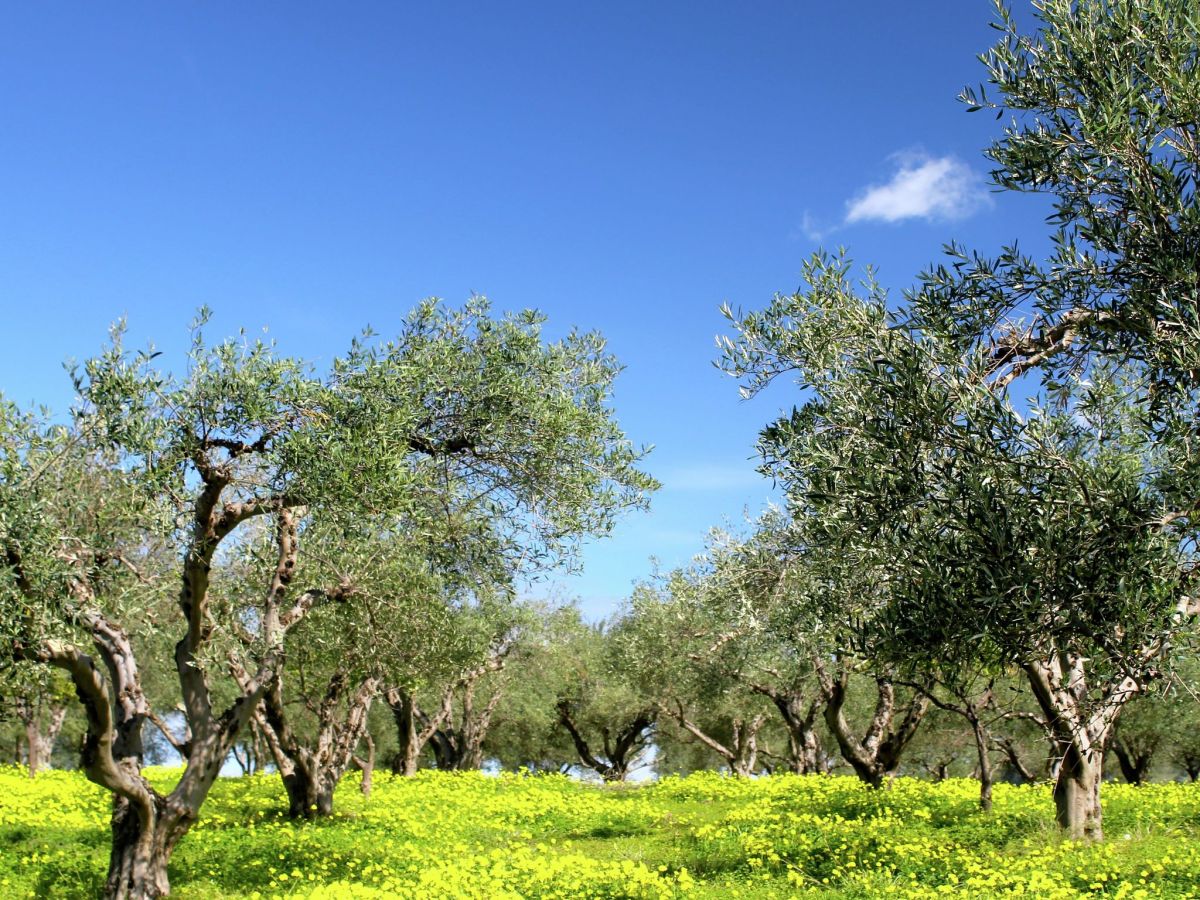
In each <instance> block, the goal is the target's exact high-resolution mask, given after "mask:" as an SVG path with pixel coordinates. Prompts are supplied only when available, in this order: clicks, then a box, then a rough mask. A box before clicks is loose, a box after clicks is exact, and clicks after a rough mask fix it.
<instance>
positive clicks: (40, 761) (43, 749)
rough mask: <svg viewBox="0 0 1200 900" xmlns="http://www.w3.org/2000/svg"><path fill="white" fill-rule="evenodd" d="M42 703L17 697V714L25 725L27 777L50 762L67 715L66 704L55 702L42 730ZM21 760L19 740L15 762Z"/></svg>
mask: <svg viewBox="0 0 1200 900" xmlns="http://www.w3.org/2000/svg"><path fill="white" fill-rule="evenodd" d="M41 710H42V703H41V701H40V700H39V701H37V702H34V701H31V700H29V699H27V698H24V697H22V698H18V700H17V715H18V717H19V718H20V719H21V721H22V722H23V723H24V725H25V746H26V753H27V754H28V755H27V757H26V762H27V764H28V768H29V777H30V778H35V777H37V773H38V772H39V771H40V770H41V769H42V768H44V767H46V766H48V765H49V764H50V756H51V754H52V753H53V752H54V742H55V740H57V738H58V733H59V732H60V731H61V730H62V726H63V721H64V720H65V719H66V717H67V707H66V704H57V705H53V706H51V707H50V720H49V722H47V723H46V731H45V732H44V733H43V731H42V727H41V726H42V723H41V722H40V721H39V720H40V718H41V715H40V714H41ZM20 761H21V747H20V740H19V739H18V743H17V762H20Z"/></svg>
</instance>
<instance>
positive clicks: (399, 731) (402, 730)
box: [384, 688, 421, 778]
mask: <svg viewBox="0 0 1200 900" xmlns="http://www.w3.org/2000/svg"><path fill="white" fill-rule="evenodd" d="M384 698H385V700H386V701H387V705H388V708H389V709H390V710H391V711H392V719H393V720H394V721H395V723H396V739H397V741H398V744H399V747H398V749H397V750H396V755H395V756H393V757H392V772H393V774H395V775H403V776H404V777H406V778H408V777H411V776H413V775H416V774H417V762H418V760H419V759H420V755H421V747H420V745H419V744H418V742H417V715H416V701H415V699H414V697H413V694H412V692H411V691H402V690H399V689H398V688H392V689H390V690H389V691H388V692H387V694H386V695H385V697H384Z"/></svg>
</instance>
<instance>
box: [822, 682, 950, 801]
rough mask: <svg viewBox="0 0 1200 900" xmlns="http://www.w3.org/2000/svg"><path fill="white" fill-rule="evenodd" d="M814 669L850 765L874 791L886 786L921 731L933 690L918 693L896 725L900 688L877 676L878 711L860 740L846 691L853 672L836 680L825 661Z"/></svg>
mask: <svg viewBox="0 0 1200 900" xmlns="http://www.w3.org/2000/svg"><path fill="white" fill-rule="evenodd" d="M813 665H814V668H815V669H816V672H817V677H818V680H819V681H820V684H821V692H822V693H823V694H824V700H825V724H826V725H827V726H828V727H829V730H830V731H831V732H832V733H833V736H834V738H835V739H836V740H837V744H838V749H839V750H841V753H842V758H843V759H844V760H845V761H846V762H847V763H849V765H850V767H851V768H852V769H853V770H854V774H855V775H857V776H858V777H859V779H861V780H862V781H863V782H865V783H866V784H868V785H870V786H871V787H873V788H880V787H883V784H884V782H885V781H887V780H888V779H890V778H891V777H892V776H893V775H895V773H896V770H897V769H898V768H899V767H900V759H901V757H902V756H903V755H904V751H905V750H906V749H907V748H908V745H909V744H910V743H911V741H912V739H913V737H914V736H915V735H916V733H917V728H918V727H919V726H920V724H921V722H922V721H923V720H924V718H925V714H926V713H927V712H928V711H929V706H930V703H931V701H930V695H929V691H928V690H927V689H926V690H917V691H915V692H914V693H913V696H912V699H910V700H909V702H908V704H907V706H906V707H905V709H904V716H903V718H902V719H901V720H900V722H899V724H897V723H896V712H897V710H896V689H895V686H894V685H893V684H892V681H891V679H890V678H887V677H885V676H882V675H877V676H875V686H876V690H877V691H878V694H877V698H876V702H875V712H874V714H873V715H872V716H871V722H870V724H869V725H868V726H867V730H866V733H865V734H864V735H863V737H862V738H861V739H860V738H859V736H858V735H857V734H856V733H855V732H854V729H853V728H852V727H851V725H850V723H849V722H848V721H847V719H846V715H845V706H846V688H847V687H848V686H849V683H850V672H849V671H848V670H846V669H843V670H842V671H841V672H839V673H838V675H837V677H836V678H834V677H833V676H831V675H830V674H829V672H828V670H827V669H826V667H825V664H824V662H823V661H820V660H814V662H813Z"/></svg>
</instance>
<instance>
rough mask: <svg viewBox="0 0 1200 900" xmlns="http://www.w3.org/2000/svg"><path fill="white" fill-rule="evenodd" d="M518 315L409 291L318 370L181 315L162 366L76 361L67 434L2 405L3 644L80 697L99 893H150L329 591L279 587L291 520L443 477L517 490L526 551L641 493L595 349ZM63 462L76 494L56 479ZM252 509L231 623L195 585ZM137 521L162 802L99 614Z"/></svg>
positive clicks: (489, 490) (292, 533) (120, 658)
mask: <svg viewBox="0 0 1200 900" xmlns="http://www.w3.org/2000/svg"><path fill="white" fill-rule="evenodd" d="M540 326H541V319H540V317H538V316H537V315H536V314H533V313H526V314H521V315H517V316H508V317H504V318H500V319H494V318H491V317H490V316H489V311H488V307H487V304H486V301H484V300H482V299H478V298H477V299H474V300H472V301H471V302H470V303H469V304H467V305H466V307H464V308H463V309H461V310H451V309H447V308H446V307H444V306H442V305H440V304H438V303H436V302H433V301H430V302H427V303H424V304H422V305H421V306H419V307H418V308H417V309H416V310H415V311H414V312H413V313H412V314H411V315H410V316H409V317H408V318H406V319H405V321H404V324H403V326H402V329H401V333H400V335H399V337H397V338H396V339H395V340H393V341H391V342H388V343H373V342H371V341H369V340H368V339H363V340H359V341H356V342H355V343H354V344H353V345H352V347H351V350H350V352H349V353H348V354H347V355H346V356H345V357H344V358H341V359H338V360H335V361H334V363H333V364H332V366H331V369H330V371H329V372H327V373H325V374H318V373H316V372H314V371H313V370H312V368H311V367H310V366H309V365H307V364H306V363H304V362H302V361H300V360H296V359H291V358H287V357H282V356H280V355H278V354H277V353H276V351H275V350H274V348H273V347H272V346H270V345H266V344H263V343H249V342H247V341H245V340H244V339H239V340H231V341H226V342H224V343H220V344H217V345H213V346H210V345H208V344H207V343H206V342H205V341H204V339H203V337H202V334H201V331H200V328H199V326H198V327H197V329H196V331H195V339H194V341H193V345H192V347H191V350H190V353H189V355H188V364H187V368H186V370H185V372H184V373H183V374H182V375H172V374H169V373H165V372H161V371H159V370H158V369H157V368H156V367H155V357H156V356H157V355H158V354H138V355H131V354H129V353H127V352H126V351H125V350H124V349H123V347H122V346H121V344H120V341H119V339H118V340H115V341H114V344H113V346H112V347H111V349H110V350H108V351H107V352H105V353H104V354H102V355H101V356H99V357H97V358H95V359H93V360H90V361H89V362H87V363H86V364H85V365H84V366H83V368H82V369H81V370H80V371H79V372H78V373H77V375H76V384H77V389H78V392H79V402H78V404H77V408H76V410H75V415H74V421H73V424H72V425H71V426H70V427H63V428H50V429H47V428H45V427H41V426H40V425H39V424H38V423H37V422H36V421H31V420H30V419H29V418H28V417H23V416H21V415H19V414H18V413H17V412H16V411H15V410H12V409H10V408H8V407H6V408H5V410H4V414H3V418H2V420H0V452H2V454H3V455H2V458H0V471H2V473H3V474H2V476H0V523H2V524H0V548H2V550H3V559H4V567H3V574H2V579H0V603H3V606H4V608H3V615H0V622H3V623H4V626H5V631H6V632H7V633H6V634H5V638H6V642H7V646H9V647H10V648H11V655H12V656H14V657H19V658H21V659H24V660H29V661H34V662H39V663H42V664H47V665H51V666H55V667H58V668H61V669H63V670H65V671H66V672H68V673H69V674H70V675H71V677H72V680H73V681H74V683H75V688H76V691H77V693H78V695H79V697H80V699H81V700H82V701H83V703H84V708H85V711H86V713H87V716H88V726H89V728H88V736H87V740H86V743H85V751H84V755H83V760H82V764H83V769H84V771H85V773H86V774H87V776H88V778H89V779H91V780H92V781H94V782H96V783H97V784H99V785H101V786H102V787H105V788H107V789H108V790H110V791H112V793H113V795H114V806H113V843H112V857H111V862H110V870H109V876H108V880H107V884H106V893H107V894H108V895H109V896H113V897H138V898H140V897H157V896H163V895H165V894H166V893H167V892H168V890H169V884H168V880H167V862H168V860H169V859H170V855H171V852H172V850H173V849H174V847H175V846H176V844H177V843H178V841H179V840H180V839H181V838H182V837H183V836H184V835H185V834H186V833H187V831H188V829H189V828H190V827H191V825H192V823H193V822H194V821H195V820H196V817H197V815H198V812H199V809H200V806H201V804H202V803H203V801H204V799H205V797H206V796H207V794H208V791H209V789H210V788H211V786H212V783H213V781H214V779H215V778H216V776H217V773H218V772H219V770H220V767H221V765H222V763H223V761H224V760H225V758H226V757H227V756H228V755H229V753H230V751H231V749H232V748H233V746H234V745H235V744H236V742H237V741H238V738H239V735H241V734H242V733H243V732H244V731H245V729H246V727H247V725H248V724H249V723H250V721H251V719H252V718H253V716H254V713H255V710H256V709H257V708H258V705H259V703H260V702H261V700H262V699H263V697H264V695H265V694H266V692H267V691H268V690H270V689H271V686H272V685H273V684H274V683H275V681H276V680H277V679H278V677H279V675H280V671H281V666H282V664H283V660H284V646H285V639H286V637H287V634H288V632H290V631H291V630H292V629H294V628H295V627H296V626H297V625H298V624H299V623H300V622H302V621H303V620H304V619H305V618H306V617H307V616H308V615H309V613H310V612H311V611H312V610H313V609H314V608H315V607H318V606H321V605H323V604H329V603H336V602H339V601H341V600H342V599H343V598H344V597H345V596H346V595H347V594H348V593H350V592H351V591H352V589H353V587H352V585H346V584H343V583H338V584H330V585H317V586H308V587H306V588H305V589H304V590H303V591H297V590H296V589H295V588H294V586H293V584H292V582H293V579H294V573H295V571H296V567H297V564H298V561H299V558H300V542H301V538H302V533H303V522H304V520H305V518H306V516H308V515H310V514H323V515H324V514H336V515H338V516H348V517H353V516H355V515H377V514H379V513H380V512H381V511H392V512H398V511H404V510H407V509H408V508H409V506H410V505H412V504H413V499H414V497H421V498H423V497H425V496H426V495H427V494H428V491H429V486H430V484H431V483H436V480H437V479H438V478H439V477H442V478H444V477H445V475H446V473H447V472H449V471H452V470H453V471H455V472H461V473H462V474H461V476H460V477H457V478H454V479H453V480H452V481H451V482H450V484H451V489H454V490H459V491H462V492H464V493H465V494H466V495H467V496H468V497H469V498H471V501H472V502H474V503H477V504H480V505H482V506H484V507H488V506H490V505H493V504H500V505H503V504H504V503H506V502H510V501H513V500H520V501H522V502H524V503H525V505H526V508H527V509H528V511H529V515H528V516H527V517H524V518H514V519H513V520H512V521H510V522H509V533H510V535H513V536H516V535H518V534H520V535H531V536H532V537H533V538H535V539H534V540H530V541H528V542H527V543H526V545H525V546H527V548H528V552H529V553H530V554H532V555H535V556H536V555H538V554H544V553H546V552H550V551H553V550H555V549H556V548H558V547H560V546H562V544H563V543H564V542H569V539H570V538H571V537H572V536H574V535H577V534H579V533H581V532H603V531H604V529H605V528H607V527H608V525H609V524H610V523H611V521H612V519H613V517H614V516H615V515H616V513H617V512H618V511H620V510H621V509H622V508H624V507H627V506H631V505H637V504H639V503H641V502H643V498H644V494H645V491H646V490H647V489H648V488H650V487H651V486H652V484H653V482H652V481H651V480H650V479H649V478H648V477H646V476H644V475H642V474H641V473H640V472H638V471H637V470H636V468H635V465H636V463H637V461H638V459H639V458H640V453H639V451H637V450H635V449H634V448H633V447H631V446H630V445H629V443H628V442H627V441H626V440H625V438H624V436H623V435H622V433H621V431H620V429H619V427H618V426H617V424H616V422H615V420H614V418H613V416H612V413H611V411H610V410H609V409H608V408H607V407H606V406H605V401H606V400H607V397H608V393H609V389H610V386H611V381H612V378H613V377H614V376H615V374H616V373H617V371H618V367H617V365H616V363H615V361H613V360H612V358H611V357H610V356H608V355H607V354H605V353H604V348H603V342H602V341H601V340H600V338H599V337H597V336H595V335H588V334H572V335H570V336H568V337H567V338H566V339H564V340H562V341H559V342H555V343H546V342H544V341H543V340H542V337H541V332H540ZM118 338H119V335H118ZM506 442H507V443H506ZM101 455H102V457H103V458H102V459H101V462H102V463H104V465H103V468H98V463H96V458H97V456H101ZM77 460H82V461H84V462H87V463H88V465H87V466H84V465H82V464H76V461H77ZM110 460H111V461H110ZM76 470H79V471H83V472H85V473H86V474H87V475H88V479H87V481H88V485H87V489H77V488H76V486H75V485H73V484H72V480H73V476H69V472H74V471H76ZM559 482H562V483H564V484H566V485H568V488H567V492H566V493H567V497H569V498H570V499H571V500H572V501H573V502H569V503H565V502H561V501H562V500H563V499H564V497H563V495H562V493H559V492H556V491H555V490H554V489H553V486H554V485H556V484H558V483H559ZM164 512H165V515H164ZM164 519H165V520H166V525H165V527H164V526H162V525H161V524H160V523H161V522H162V521H163V520H164ZM255 520H263V521H270V522H271V533H272V534H273V536H274V543H273V551H272V561H273V565H272V566H270V567H269V569H268V572H267V577H266V578H265V581H264V583H263V584H262V586H261V590H262V595H261V596H262V600H261V604H260V606H259V608H258V615H257V616H256V618H255V619H254V620H253V621H252V622H246V621H245V620H243V619H242V618H240V617H239V616H238V615H237V614H236V611H235V610H234V608H233V607H231V606H230V605H229V604H226V603H224V602H222V601H221V598H219V597H214V595H213V593H212V592H211V591H210V584H211V580H212V578H213V572H214V569H216V568H219V567H220V566H221V565H222V562H223V554H224V552H225V551H226V549H228V548H230V547H232V546H234V545H235V544H236V542H237V541H238V540H239V538H240V536H241V535H242V534H244V533H245V528H246V527H247V526H248V523H251V522H253V521H255ZM531 522H534V523H537V525H538V527H537V529H536V530H535V529H531V528H529V527H527V526H528V524H529V523H531ZM147 535H153V536H155V537H157V538H158V539H159V540H165V541H168V542H169V543H170V544H171V546H173V548H174V550H175V559H176V577H177V578H178V581H177V582H176V583H177V584H178V590H177V594H176V598H177V604H176V615H177V622H178V625H177V629H178V630H177V633H178V634H179V639H178V642H177V643H176V644H175V648H174V653H173V660H172V662H173V666H174V669H175V672H176V675H177V680H178V687H179V697H180V700H181V705H182V715H183V717H184V719H185V723H184V724H185V729H184V734H183V736H182V737H179V738H176V743H177V745H178V747H179V749H180V751H181V754H182V755H183V757H184V759H185V761H186V763H187V767H186V769H185V770H184V772H183V775H182V776H181V778H180V780H179V782H178V784H177V786H176V787H175V788H174V789H173V790H172V791H171V792H170V793H168V794H165V795H164V794H160V793H159V792H158V791H156V790H155V789H154V788H152V787H151V786H150V784H149V783H148V782H147V781H146V780H145V779H144V778H142V776H141V774H140V771H141V765H142V753H143V747H142V737H141V734H142V726H143V724H144V723H145V721H146V720H147V719H148V717H149V715H150V712H151V711H150V709H149V705H148V703H147V702H146V699H145V694H144V691H143V690H142V687H141V684H140V677H139V670H138V666H137V660H136V654H135V653H134V651H133V646H132V643H131V641H130V638H129V633H128V626H127V627H122V626H121V625H120V622H121V621H122V620H124V621H126V622H130V623H136V622H138V621H139V619H138V612H137V604H136V603H133V602H130V601H128V600H127V597H128V595H129V594H130V592H128V591H123V590H120V589H118V588H117V587H116V586H114V584H113V583H111V582H113V581H114V580H115V579H126V578H134V579H135V581H136V580H137V579H136V572H137V565H136V563H137V555H136V552H135V551H136V550H137V549H138V548H141V547H144V546H145V545H146V543H147V541H148V540H149V537H147ZM418 537H419V532H418V534H417V535H414V539H417V538H418ZM239 632H248V635H247V634H239ZM246 637H249V639H250V640H251V642H252V644H253V647H252V648H251V649H249V650H247V651H246V657H247V659H249V660H250V662H251V665H250V667H249V668H248V670H247V671H246V677H245V679H244V680H243V681H242V683H241V684H240V685H237V686H236V688H235V689H233V690H231V691H230V692H229V694H230V695H231V696H232V697H233V699H232V701H231V702H229V703H228V705H225V706H224V707H223V708H219V707H218V706H217V705H216V703H215V702H214V696H216V695H215V694H214V691H213V686H212V685H213V681H214V680H216V679H217V678H218V675H219V673H223V672H225V671H227V662H228V660H227V652H228V649H229V647H230V646H231V644H232V642H233V641H234V640H235V639H238V638H246ZM89 646H90V648H91V649H90V651H89V650H87V649H85V648H86V647H89ZM93 654H95V655H94V656H93ZM96 657H98V658H99V659H100V664H99V665H98V664H97V663H96V662H95V659H96Z"/></svg>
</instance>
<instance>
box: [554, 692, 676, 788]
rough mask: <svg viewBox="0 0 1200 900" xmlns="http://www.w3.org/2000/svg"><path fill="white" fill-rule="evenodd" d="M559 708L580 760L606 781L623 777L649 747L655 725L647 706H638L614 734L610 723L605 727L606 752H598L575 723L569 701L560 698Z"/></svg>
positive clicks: (559, 718) (559, 716) (560, 722)
mask: <svg viewBox="0 0 1200 900" xmlns="http://www.w3.org/2000/svg"><path fill="white" fill-rule="evenodd" d="M557 708H558V721H559V724H560V725H562V727H563V728H565V729H566V730H567V734H569V735H570V736H571V742H572V743H573V744H574V745H575V752H576V753H578V754H579V759H580V761H581V762H582V763H583V764H584V765H585V766H587V767H588V768H589V769H592V770H593V771H594V772H596V773H598V774H599V775H600V777H601V778H603V779H604V780H605V781H608V782H613V781H624V780H625V778H626V777H627V776H628V775H629V771H630V768H631V767H632V766H633V765H634V764H635V763H636V762H637V759H638V757H639V756H640V754H641V753H642V751H643V750H644V749H645V747H646V740H647V732H648V731H649V729H650V728H651V726H653V725H654V713H653V712H652V711H651V710H648V709H646V710H639V711H638V712H637V713H636V714H635V715H634V717H633V718H632V719H631V720H630V721H628V722H626V723H624V724H623V725H621V727H620V728H618V729H617V732H616V734H615V735H613V734H612V732H611V731H610V730H609V728H608V727H607V726H606V727H604V728H602V729H601V737H602V739H603V742H604V747H603V753H602V754H601V755H599V756H597V755H596V754H595V753H593V752H592V749H591V747H590V746H589V745H588V742H587V740H586V739H585V738H584V736H583V734H582V732H581V731H580V729H579V726H578V724H576V722H575V718H574V715H573V713H572V710H571V704H570V702H569V701H567V700H560V701H559V702H558V707H557Z"/></svg>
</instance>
